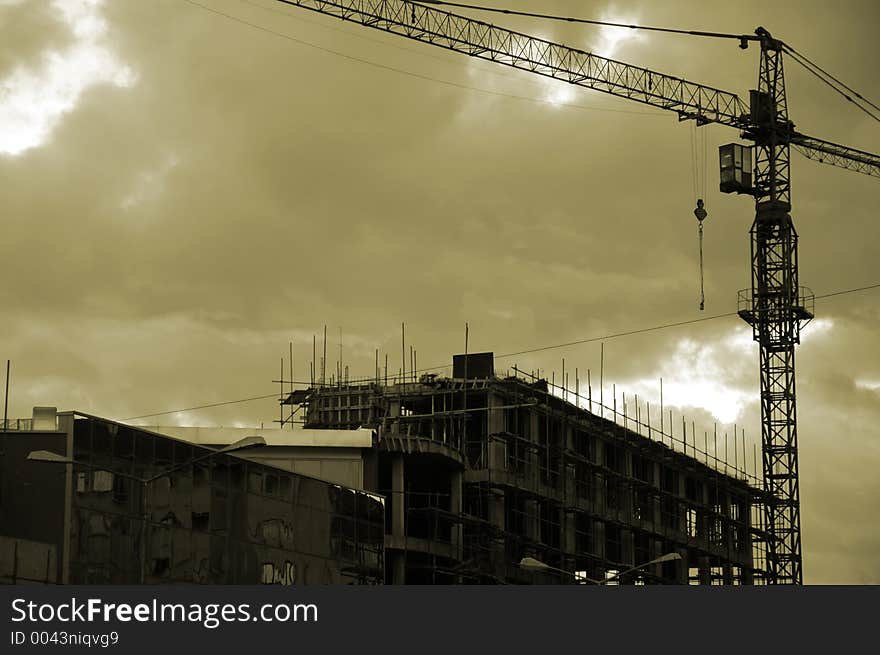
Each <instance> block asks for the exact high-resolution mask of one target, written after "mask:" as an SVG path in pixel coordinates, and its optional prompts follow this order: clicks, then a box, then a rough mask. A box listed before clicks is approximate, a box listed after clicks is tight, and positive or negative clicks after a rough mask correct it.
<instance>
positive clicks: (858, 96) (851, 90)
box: [783, 44, 880, 111]
mask: <svg viewBox="0 0 880 655" xmlns="http://www.w3.org/2000/svg"><path fill="white" fill-rule="evenodd" d="M783 48H785V50H786V51H787V52H788V54H790V55H796V56H798V57H800V58H801V59H803V60H804V61H805V62H807V63H808V64H809V65H810V66H812V67H813V68H815V69H816V70H817V71H819V72H820V73H822V74H823V75H825V76H827V77H829V78H830V79H832V80H834V82H835V83H837V84H839V85H840V86H841V87H843V88H844V89H846V90H847V91H849V92H850V93H852V94H853V95H854V96H856V97H857V98H858V99H859V100H864V101H865V102H867V103H868V104H869V105H871V106H872V107H873V108H874V109H876V110H878V111H880V107H878V106H877V105H875V104H874V103H873V102H871V101H870V100H868V99H867V98H866V97H865V96H863V95H862V94H861V93H859V92H858V91H856V90H855V89H853V88H852V87H850V86H847V85H846V84H844V83H843V82H842V81H840V80H839V79H838V78H836V77H835V76H834V75H832V74H831V73H829V72H828V71H826V70H825V69H824V68H822V67H821V66H819V65H818V64H816V63H815V62H813V61H811V60H810V59H808V58H807V57H806V56H804V55H803V54H801V53H800V52H798V51H797V50H795V49H794V48H792V47H791V46H790V45H788V44H785V45H783ZM798 63H800V62H798ZM801 65H803V64H801Z"/></svg>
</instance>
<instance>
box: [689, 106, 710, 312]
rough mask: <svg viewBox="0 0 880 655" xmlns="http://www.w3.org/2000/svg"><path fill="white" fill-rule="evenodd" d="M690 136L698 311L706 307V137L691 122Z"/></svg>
mask: <svg viewBox="0 0 880 655" xmlns="http://www.w3.org/2000/svg"><path fill="white" fill-rule="evenodd" d="M690 137H691V172H692V174H693V189H694V196H695V197H696V200H697V206H696V208H695V209H694V216H696V218H697V239H698V242H699V249H700V311H704V310H705V308H706V292H705V285H704V271H703V220H704V219H705V218H706V217H707V216H708V215H709V212H707V211H706V206H705V202H704V200H703V199H704V198H705V197H706V190H707V189H706V178H707V148H708V144H707V138H706V132H705V130H704V131H701V132H700V134H699V136H697V126H696V124H694V123H692V124H691V126H690Z"/></svg>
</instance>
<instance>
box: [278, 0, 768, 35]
mask: <svg viewBox="0 0 880 655" xmlns="http://www.w3.org/2000/svg"><path fill="white" fill-rule="evenodd" d="M278 1H280V2H286V0H278ZM412 4H423V5H438V6H444V7H456V8H458V9H473V10H474V11H485V12H489V13H495V14H507V15H510V16H525V17H527V18H541V19H544V20H556V21H562V22H565V23H583V24H587V25H601V26H603V27H622V28H626V29H630V30H643V31H646V32H666V33H668V34H685V35H688V36H705V37H712V38H718V39H736V40H737V41H740V42H741V43H742V42H744V41H759V40H760V37H757V36H755V35H753V34H727V33H724V32H704V31H701V30H679V29H674V28H671V27H651V26H648V25H631V24H627V23H615V22H612V21H607V20H593V19H589V18H575V17H573V16H559V15H556V14H540V13H536V12H531V11H517V10H515V9H504V8H500V7H485V6H482V5H469V4H462V3H459V2H442V1H441V0H418V1H417V2H414V3H412Z"/></svg>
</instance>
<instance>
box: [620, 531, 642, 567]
mask: <svg viewBox="0 0 880 655" xmlns="http://www.w3.org/2000/svg"><path fill="white" fill-rule="evenodd" d="M620 555H621V557H622V558H623V563H624V564H626V565H627V566H635V565H636V564H641V562H636V561H635V544H634V541H633V533H632V530H627V529H626V528H622V529H621V530H620Z"/></svg>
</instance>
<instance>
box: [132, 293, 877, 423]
mask: <svg viewBox="0 0 880 655" xmlns="http://www.w3.org/2000/svg"><path fill="white" fill-rule="evenodd" d="M871 289H880V283H877V284H870V285H867V286H864V287H857V288H854V289H844V290H842V291H833V292H831V293H825V294H822V295H819V296H816V299H817V300H819V299H821V298H832V297H835V296H843V295H847V294H850V293H857V292H859V291H868V290H871ZM736 314H737V313H736V312H727V313H725V314H715V315H714V316H704V317H702V318H695V319H691V320H687V321H677V322H675V323H664V324H662V325H654V326H651V327H646V328H640V329H637V330H628V331H626V332H615V333H612V334H606V335H603V336H600V337H590V338H588V339H579V340H577V341H569V342H567V343H559V344H554V345H552V346H540V347H537V348H530V349H528V350H520V351H517V352H512V353H504V354H503V355H496V356H495V359H503V358H506V357H515V356H517V355H528V354H532V353H537V352H543V351H546V350H555V349H557V348H567V347H569V346H577V345H581V344H585V343H595V342H596V341H608V340H610V339H618V338H620V337H628V336H633V335H636V334H645V333H647V332H657V331H659V330H666V329H670V328H675V327H683V326H685V325H693V324H695V323H705V322H706V321H714V320H716V319H719V318H728V317H730V316H736ZM450 366H451V365H450V364H444V365H442V366H432V367H429V368H420V369H418V370H415V371H413V374H415V373H427V372H429V371H440V370H443V369H445V368H449V367H450ZM294 384H311V382H306V381H302V382H300V381H294ZM277 397H278V394H277V393H273V394H267V395H265V396H254V397H252V398H241V399H239V400H227V401H224V402H219V403H211V404H209V405H197V406H195V407H186V408H184V409H172V410H169V411H166V412H155V413H153V414H142V415H141V416H132V417H129V418H125V419H122V420H123V421H136V420H138V419H143V418H152V417H154V416H165V415H167V414H177V413H180V412H191V411H195V410H198V409H208V408H211V407H221V406H223V405H236V404H239V403H247V402H252V401H254V400H266V399H267V398H277Z"/></svg>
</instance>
